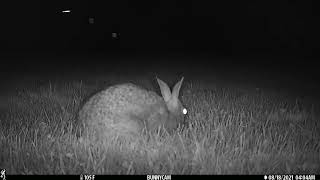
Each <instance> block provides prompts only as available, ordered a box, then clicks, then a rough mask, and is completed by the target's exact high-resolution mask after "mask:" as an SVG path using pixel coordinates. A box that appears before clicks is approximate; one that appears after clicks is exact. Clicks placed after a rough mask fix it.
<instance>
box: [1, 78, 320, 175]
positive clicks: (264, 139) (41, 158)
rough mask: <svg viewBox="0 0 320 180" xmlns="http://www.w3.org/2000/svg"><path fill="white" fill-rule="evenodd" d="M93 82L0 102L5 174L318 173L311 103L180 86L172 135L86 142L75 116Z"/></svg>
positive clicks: (52, 86) (318, 142) (318, 141)
mask: <svg viewBox="0 0 320 180" xmlns="http://www.w3.org/2000/svg"><path fill="white" fill-rule="evenodd" d="M97 87H101V85H97V84H90V83H83V82H81V81H78V82H76V81H74V82H68V83H65V82H64V83H50V82H46V83H42V84H41V85H35V86H34V87H33V88H29V87H26V88H25V89H18V90H17V91H16V92H15V93H12V95H11V96H10V97H9V98H7V99H6V100H2V103H1V105H0V121H1V126H0V146H1V148H0V168H5V169H6V170H7V173H8V174H80V173H88V174H274V173H275V174H284V173H288V174H292V173H294V174H303V173H308V174H309V173H311V174H319V173H320V167H319V164H320V137H319V132H320V121H319V115H318V114H317V112H318V111H317V108H316V107H317V106H316V105H313V104H308V103H305V102H303V100H299V99H296V98H290V97H285V96H283V95H280V94H276V93H272V92H268V91H264V90H262V89H250V88H247V89H246V88H244V89H241V88H222V87H220V86H218V85H216V86H213V87H210V88H209V87H205V86H204V85H203V84H201V83H196V82H187V83H185V84H184V87H183V89H182V92H181V94H182V96H181V101H182V102H183V103H184V104H185V106H186V107H187V108H188V116H187V118H186V121H187V124H186V125H185V126H184V127H183V128H182V129H179V130H177V132H175V133H174V134H173V135H166V136H155V137H154V138H153V140H152V141H147V140H142V141H141V144H139V146H131V145H130V144H129V143H128V144H123V143H121V142H120V141H119V140H118V139H105V140H101V141H95V142H92V141H90V139H88V138H87V137H80V138H79V137H78V136H77V132H79V125H78V123H77V118H76V114H77V111H78V109H79V107H80V106H81V103H82V102H83V100H84V99H85V98H86V97H88V96H89V95H90V94H92V93H93V92H96V91H97V90H98V89H97Z"/></svg>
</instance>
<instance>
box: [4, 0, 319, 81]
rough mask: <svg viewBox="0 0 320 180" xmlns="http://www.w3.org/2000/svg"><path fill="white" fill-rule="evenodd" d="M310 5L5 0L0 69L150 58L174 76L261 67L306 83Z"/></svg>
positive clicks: (314, 41)
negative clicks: (65, 11) (0, 66)
mask: <svg viewBox="0 0 320 180" xmlns="http://www.w3.org/2000/svg"><path fill="white" fill-rule="evenodd" d="M314 6H315V5H314V4H312V2H311V1H305V0H300V1H283V0H280V1H279V0H269V1H182V0H179V1H178V0H170V1H164V0H161V1H125V0H117V1H84V0H79V1H71V0H69V1H68V0H63V1H62V0H60V1H59V0H58V1H57V0H55V1H18V2H17V1H8V2H6V3H4V5H2V9H3V10H2V11H1V14H2V17H4V18H3V19H2V25H1V31H2V33H1V42H0V43H1V44H0V45H1V46H0V47H1V57H2V61H3V62H4V63H2V72H9V73H12V74H15V75H17V74H20V73H21V74H23V73H24V72H41V73H43V72H45V73H49V72H56V71H58V72H59V73H60V72H61V71H63V72H72V71H76V70H77V71H80V72H82V71H86V72H87V71H88V72H94V71H98V70H99V69H102V70H101V71H104V70H105V69H108V71H109V70H112V69H115V68H116V67H117V68H118V69H121V70H122V71H125V72H126V71H134V70H135V69H137V71H138V70H139V69H140V70H146V69H148V68H150V67H151V66H152V67H153V68H154V67H156V68H154V69H157V70H159V71H162V70H167V69H171V70H172V71H177V74H179V73H178V72H180V74H187V73H191V74H192V73H194V72H199V73H203V74H206V73H209V74H210V72H212V71H215V72H218V71H219V72H223V73H225V74H226V75H228V76H237V75H234V74H236V73H235V72H236V71H239V72H247V71H248V72H259V73H261V72H268V75H265V76H274V77H275V79H277V78H278V77H279V78H281V77H285V78H288V77H291V76H292V77H293V76H294V78H296V77H298V79H299V81H303V82H305V81H312V82H313V84H316V82H317V80H318V79H317V74H318V73H317V71H318V70H317V57H318V50H319V40H320V37H319V36H320V35H319V32H320V31H319V30H320V28H319V25H318V24H319V23H318V22H319V15H318V14H317V13H316V10H315V7H314ZM64 10H71V12H70V13H63V11H64ZM157 58H158V59H157ZM159 59H161V60H159ZM150 71H154V70H151V68H150ZM17 72H18V73H17ZM121 73H122V72H121ZM199 73H195V76H196V75H197V74H199ZM250 76H251V75H250ZM244 79H245V78H244ZM293 81H295V79H293ZM295 84H297V83H295Z"/></svg>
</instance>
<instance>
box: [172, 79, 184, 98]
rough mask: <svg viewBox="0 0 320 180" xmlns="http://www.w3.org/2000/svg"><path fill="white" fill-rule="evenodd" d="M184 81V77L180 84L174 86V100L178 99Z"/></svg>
mask: <svg viewBox="0 0 320 180" xmlns="http://www.w3.org/2000/svg"><path fill="white" fill-rule="evenodd" d="M183 79H184V77H182V78H181V80H180V81H179V82H177V84H176V85H174V87H173V90H172V98H175V99H178V97H179V91H180V88H181V85H182V81H183Z"/></svg>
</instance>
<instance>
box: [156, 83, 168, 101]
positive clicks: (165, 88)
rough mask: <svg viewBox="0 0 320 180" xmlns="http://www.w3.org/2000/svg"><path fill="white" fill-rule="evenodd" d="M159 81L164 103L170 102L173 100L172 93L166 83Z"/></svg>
mask: <svg viewBox="0 0 320 180" xmlns="http://www.w3.org/2000/svg"><path fill="white" fill-rule="evenodd" d="M156 78H157V77H156ZM157 81H158V84H159V86H160V90H161V94H162V97H163V99H164V101H165V102H169V101H170V99H171V91H170V88H169V86H168V85H167V84H166V83H165V82H163V81H162V80H161V79H158V78H157Z"/></svg>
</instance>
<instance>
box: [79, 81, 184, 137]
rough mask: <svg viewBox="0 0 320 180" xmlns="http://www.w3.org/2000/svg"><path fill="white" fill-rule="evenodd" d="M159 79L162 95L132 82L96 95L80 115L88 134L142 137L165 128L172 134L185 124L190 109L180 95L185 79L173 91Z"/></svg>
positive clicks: (112, 87)
mask: <svg viewBox="0 0 320 180" xmlns="http://www.w3.org/2000/svg"><path fill="white" fill-rule="evenodd" d="M156 79H157V82H158V84H159V87H160V90H161V95H162V96H159V95H158V94H157V93H156V92H153V91H148V90H146V89H143V88H141V87H139V86H137V85H135V84H132V83H125V84H118V85H114V86H111V87H109V88H107V89H105V90H103V91H100V92H98V93H97V94H95V95H93V96H92V97H91V98H89V100H88V101H87V102H85V104H84V105H83V106H82V108H81V109H80V111H79V113H78V117H79V120H80V122H82V123H83V125H84V127H86V129H87V130H88V131H89V132H94V133H96V135H98V136H102V137H106V136H109V135H112V134H118V135H129V136H131V135H133V134H141V132H142V131H143V130H146V131H147V132H150V131H154V130H157V129H158V128H159V127H163V128H164V129H165V130H166V131H167V132H169V133H171V132H173V131H174V130H175V129H176V128H177V127H178V126H179V124H182V123H183V122H184V116H185V115H186V114H187V110H186V109H185V108H184V106H183V105H182V103H181V102H180V100H179V98H178V96H179V91H180V88H181V84H182V82H183V79H184V78H183V77H182V78H181V80H180V81H179V82H177V83H176V84H175V86H174V87H173V90H172V92H171V91H170V88H169V87H168V85H167V84H166V83H165V82H163V81H162V80H160V79H158V78H157V77H156Z"/></svg>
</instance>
